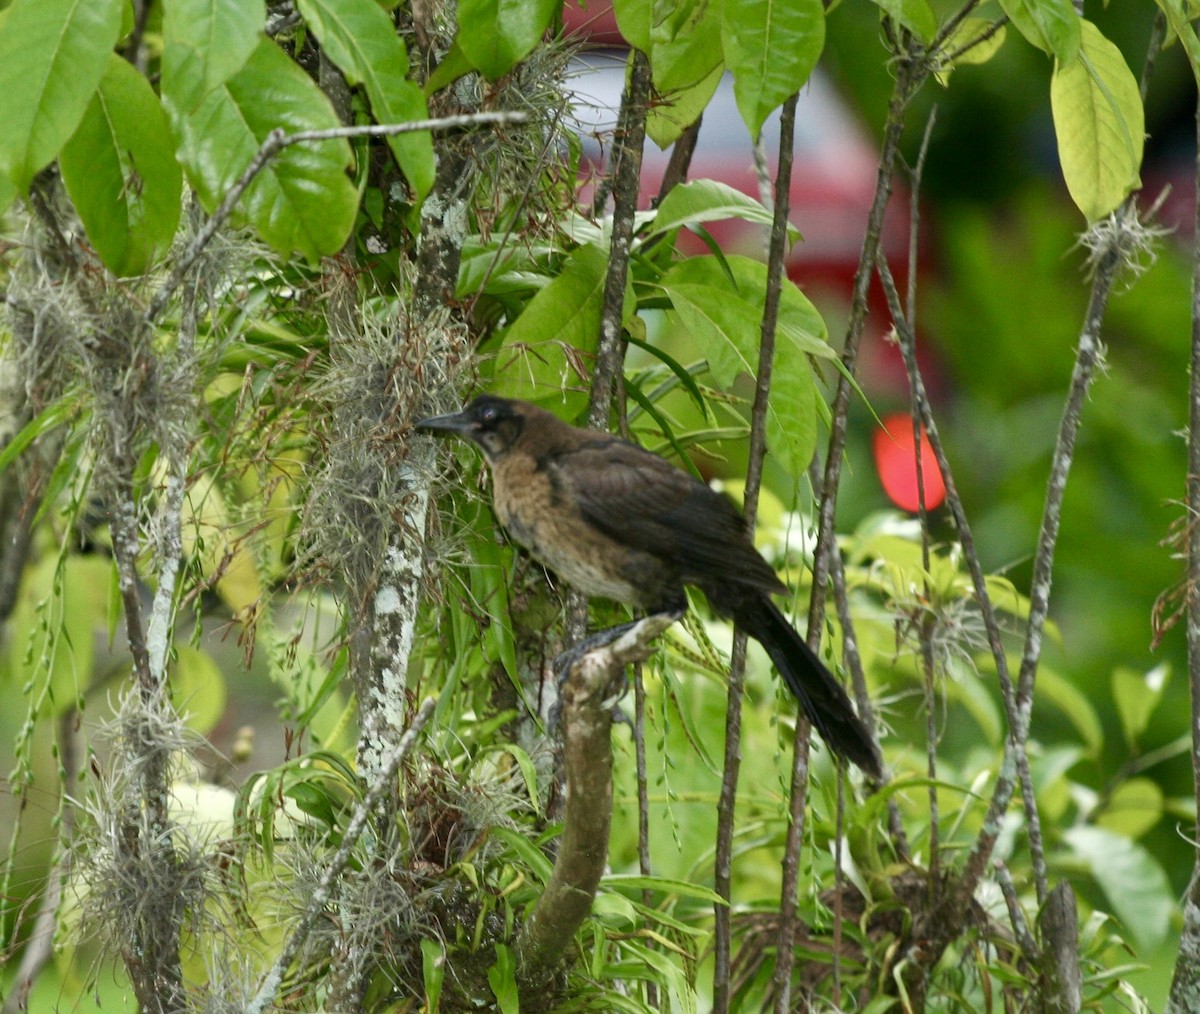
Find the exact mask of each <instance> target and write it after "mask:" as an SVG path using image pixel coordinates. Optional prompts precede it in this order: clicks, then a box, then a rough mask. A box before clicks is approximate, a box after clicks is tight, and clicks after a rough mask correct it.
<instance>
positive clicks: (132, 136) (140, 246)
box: [59, 53, 183, 275]
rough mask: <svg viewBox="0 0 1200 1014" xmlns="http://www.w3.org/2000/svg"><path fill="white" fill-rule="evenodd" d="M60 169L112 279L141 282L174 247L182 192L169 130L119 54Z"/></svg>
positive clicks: (141, 81)
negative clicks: (160, 256) (137, 277)
mask: <svg viewBox="0 0 1200 1014" xmlns="http://www.w3.org/2000/svg"><path fill="white" fill-rule="evenodd" d="M59 167H60V168H61V169H62V176H63V183H64V184H65V185H66V188H67V193H68V194H70V195H71V200H72V201H73V202H74V204H75V209H76V210H77V211H78V212H79V217H80V219H82V221H83V226H84V229H85V230H86V231H87V235H88V239H89V240H91V243H92V245H93V246H94V247H95V248H96V252H97V253H99V254H100V258H101V260H103V261H104V263H105V264H106V265H108V267H109V269H110V270H111V271H112V272H113V274H116V275H140V274H142V273H143V272H144V271H145V270H146V268H147V266H148V265H149V264H150V262H151V261H152V260H153V259H154V257H155V255H156V254H158V253H159V252H161V251H163V250H165V249H166V248H167V247H168V246H170V243H171V239H172V237H173V236H174V235H175V227H176V226H177V225H178V224H179V211H180V204H179V199H180V194H181V191H182V187H183V178H182V175H181V173H180V171H179V163H178V162H176V161H175V145H174V142H173V141H172V139H171V130H170V127H169V126H168V125H167V117H166V114H165V113H163V109H162V106H161V105H159V102H158V98H157V96H155V94H154V92H153V90H152V89H151V88H150V85H149V83H148V82H147V81H146V79H145V78H144V77H142V75H141V74H139V73H138V72H137V71H136V70H134V68H133V67H132V66H131V65H130V64H129V63H127V62H126V61H125V60H122V59H121V58H120V57H119V56H117V55H116V54H115V53H113V54H111V55H110V56H109V62H108V69H107V71H105V74H104V77H103V78H101V80H100V87H99V89H98V90H97V91H96V94H95V96H94V97H93V98H92V101H91V103H90V104H89V105H88V108H87V112H86V113H84V116H83V120H82V122H81V123H80V124H79V128H78V129H77V130H76V131H75V133H74V135H73V136H72V137H71V140H70V141H68V142H67V145H66V147H65V148H63V151H62V156H61V158H60V160H59Z"/></svg>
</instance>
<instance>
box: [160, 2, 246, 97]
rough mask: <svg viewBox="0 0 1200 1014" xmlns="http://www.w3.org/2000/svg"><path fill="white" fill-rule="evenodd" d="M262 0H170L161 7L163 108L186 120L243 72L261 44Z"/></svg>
mask: <svg viewBox="0 0 1200 1014" xmlns="http://www.w3.org/2000/svg"><path fill="white" fill-rule="evenodd" d="M265 20H266V5H265V3H264V2H263V0H170V2H169V3H166V4H164V5H163V56H162V93H163V103H164V104H165V105H166V107H167V110H168V112H170V113H171V114H172V117H174V116H176V115H179V116H186V115H189V114H191V113H193V112H195V110H196V107H197V106H199V105H200V103H201V102H202V101H203V100H204V97H205V96H206V95H208V93H209V92H211V91H212V90H213V89H214V88H219V87H220V86H221V85H223V84H224V83H225V82H226V81H228V80H229V79H230V78H231V77H233V75H234V74H236V73H237V72H238V71H239V70H241V69H242V68H243V67H244V66H245V65H246V61H247V60H249V59H250V57H251V55H252V54H253V53H254V50H255V48H256V47H257V46H258V44H259V42H260V41H261V39H262V29H263V23H264V21H265Z"/></svg>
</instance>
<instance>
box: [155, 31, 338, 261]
mask: <svg viewBox="0 0 1200 1014" xmlns="http://www.w3.org/2000/svg"><path fill="white" fill-rule="evenodd" d="M337 126H340V124H339V123H338V119H337V116H336V114H335V113H334V111H333V109H332V107H331V106H330V105H329V101H328V99H326V98H325V96H324V94H323V93H322V92H321V90H320V89H319V88H318V87H317V86H316V85H315V84H313V82H312V80H311V79H310V78H309V77H308V75H307V74H305V73H304V71H302V70H301V69H300V68H299V67H298V66H296V64H295V63H293V62H292V61H291V60H290V59H288V57H287V56H285V55H284V54H283V52H282V51H281V50H280V49H279V48H278V47H277V46H276V45H275V44H274V43H273V42H271V41H270V40H268V39H263V40H262V41H261V42H260V43H259V45H258V48H257V49H255V51H254V54H253V55H252V56H251V57H250V59H249V60H248V61H247V62H246V65H245V66H244V67H243V68H242V69H241V70H240V71H238V72H237V74H235V75H234V76H233V77H231V78H230V79H229V80H228V81H226V82H225V83H224V84H223V85H221V86H220V87H218V88H215V89H214V90H213V91H212V92H210V93H209V94H208V96H207V97H206V98H205V99H204V101H203V102H202V103H201V104H200V106H199V107H198V108H197V109H196V110H195V111H194V112H193V113H191V114H189V115H185V116H182V117H180V118H179V120H178V121H177V124H176V129H177V131H180V132H181V133H182V143H181V146H180V147H181V151H180V157H181V159H182V161H183V165H184V169H185V170H186V172H187V174H188V178H189V179H190V180H191V182H192V185H193V187H195V189H196V193H197V194H198V195H199V198H200V202H201V204H203V205H204V207H205V209H206V210H208V211H210V212H211V211H212V210H213V209H214V208H216V206H217V204H219V203H220V201H221V199H222V198H223V197H224V196H225V193H226V191H227V190H228V189H229V188H230V187H231V186H232V185H233V183H234V182H235V181H236V180H237V178H238V177H239V176H240V175H241V174H242V172H243V171H244V169H245V168H246V166H247V165H248V164H249V162H250V160H251V159H252V158H253V157H254V155H255V154H256V153H257V151H258V149H259V147H260V146H261V145H262V143H263V141H264V140H265V139H266V137H267V135H268V134H270V132H271V131H272V130H275V129H277V128H278V129H282V130H283V131H285V132H286V133H294V132H296V131H300V130H326V129H329V128H332V127H337ZM349 163H350V146H349V145H348V144H347V143H346V142H345V141H344V140H336V141H315V142H309V143H306V144H295V145H291V146H290V147H288V148H285V149H284V150H283V151H281V152H280V153H279V154H278V155H276V157H275V158H274V159H273V160H271V161H270V162H269V163H268V164H267V165H266V166H265V167H264V168H263V170H262V171H261V172H260V173H259V174H258V175H257V176H256V177H255V178H254V182H253V183H252V184H251V185H250V187H249V188H248V189H247V191H246V193H245V195H244V196H243V198H242V203H241V211H240V214H239V215H238V216H235V217H236V218H237V219H238V220H240V221H243V222H248V223H250V224H251V225H252V226H253V227H254V228H255V229H256V230H257V231H258V233H259V235H260V236H262V238H263V239H264V240H266V241H267V242H268V243H269V244H270V245H271V246H272V247H274V248H275V249H276V250H277V251H279V252H280V253H281V254H283V255H287V254H289V253H291V252H292V251H293V250H299V251H300V252H301V253H303V254H304V255H305V256H306V257H307V258H308V259H309V260H310V261H315V260H316V259H317V258H319V257H320V256H321V255H323V254H329V253H333V252H335V251H336V250H338V249H340V248H341V246H342V244H343V243H345V241H346V237H347V236H349V235H350V229H351V228H352V227H353V225H354V217H355V213H356V211H357V207H358V195H357V192H356V191H355V189H354V186H353V185H352V183H351V182H350V180H349V178H348V177H347V176H346V173H345V171H344V170H345V168H346V166H347V165H349Z"/></svg>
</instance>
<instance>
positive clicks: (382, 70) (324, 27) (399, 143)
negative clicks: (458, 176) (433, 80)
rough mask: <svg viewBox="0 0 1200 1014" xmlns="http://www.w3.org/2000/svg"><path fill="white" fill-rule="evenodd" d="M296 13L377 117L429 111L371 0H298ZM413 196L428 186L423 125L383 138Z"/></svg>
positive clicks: (428, 148)
mask: <svg viewBox="0 0 1200 1014" xmlns="http://www.w3.org/2000/svg"><path fill="white" fill-rule="evenodd" d="M298 6H299V8H300V13H301V14H303V15H304V20H305V21H306V22H307V23H308V26H309V27H310V28H311V29H312V30H313V33H314V34H315V35H316V37H317V38H318V39H319V40H320V42H321V46H322V48H323V49H324V50H325V53H326V55H327V56H328V57H329V58H330V59H331V60H332V61H333V62H334V63H336V64H337V65H338V67H340V68H341V70H342V72H343V73H344V74H345V75H346V80H347V81H349V82H350V83H351V84H360V83H361V84H362V85H363V86H364V87H365V88H366V90H367V97H368V98H369V99H370V100H371V110H372V111H373V112H374V114H375V119H376V120H377V121H378V122H379V123H407V122H409V121H411V120H422V119H425V118H427V117H428V116H429V110H428V108H427V107H426V104H425V96H424V94H423V93H422V91H421V89H420V88H419V87H417V85H416V84H415V83H414V82H412V81H410V80H409V79H408V71H409V63H408V51H407V50H406V49H405V48H404V43H403V42H402V41H401V40H400V37H399V36H398V35H397V34H396V28H395V26H394V25H393V24H392V22H391V19H390V18H388V16H387V15H386V14H385V13H384V12H383V10H382V9H381V8H380V6H379V5H378V4H377V3H375V0H299V4H298ZM387 141H388V145H389V146H390V147H391V149H392V153H393V154H394V155H395V156H396V161H397V162H398V163H399V165H400V168H401V169H403V170H404V175H405V176H406V177H407V178H408V182H409V183H410V184H411V185H412V188H413V190H415V191H416V193H417V196H418V197H419V198H424V197H425V196H426V195H427V194H428V193H429V191H430V190H431V189H433V177H434V172H435V163H434V157H433V138H432V136H431V135H430V133H429V132H428V131H421V132H420V133H413V134H397V135H395V136H393V137H389V138H388V139H387Z"/></svg>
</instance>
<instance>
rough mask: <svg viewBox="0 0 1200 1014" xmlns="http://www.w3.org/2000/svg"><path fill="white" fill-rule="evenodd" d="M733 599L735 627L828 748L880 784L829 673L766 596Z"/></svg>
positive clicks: (870, 750) (861, 730)
mask: <svg viewBox="0 0 1200 1014" xmlns="http://www.w3.org/2000/svg"><path fill="white" fill-rule="evenodd" d="M735 597H736V598H737V599H739V600H740V601H737V602H736V603H727V605H728V606H729V609H728V611H729V613H730V614H731V615H732V616H733V619H734V622H736V623H737V625H738V626H739V627H741V628H742V629H743V630H744V631H746V633H747V634H749V635H750V636H751V637H753V638H754V639H755V640H756V641H758V643H759V644H761V645H762V646H763V647H764V648H765V649H766V651H767V654H768V655H769V656H770V657H771V661H772V662H774V663H775V667H776V668H777V669H778V670H779V674H780V675H781V676H782V677H783V681H784V682H785V683H786V684H787V685H788V689H789V690H791V692H792V693H793V694H795V695H796V699H797V700H799V702H800V705H801V707H803V708H804V713H805V714H806V715H807V716H808V720H809V721H810V722H812V724H813V725H814V726H815V727H816V729H817V732H819V733H820V734H821V738H822V739H824V740H825V742H826V743H828V744H829V748H830V749H831V750H832V751H833V752H834V753H836V754H840V755H841V756H842V757H845V758H846V759H847V760H849V761H851V762H852V763H854V764H857V765H858V766H859V767H860V768H862V770H863V771H865V772H866V773H867V774H868V775H871V776H872V777H873V778H876V779H882V777H883V764H882V762H881V761H880V759H879V751H878V750H877V749H876V747H875V743H874V741H873V740H872V738H871V734H870V732H868V731H867V727H866V726H865V725H864V724H863V722H862V720H861V719H860V718H859V717H858V715H856V714H855V713H854V708H853V706H852V705H851V704H850V698H849V697H848V696H847V695H846V691H845V690H843V689H842V685H841V684H840V683H839V682H838V681H837V680H836V679H835V678H834V675H833V673H831V672H830V671H829V670H828V669H827V668H825V664H824V663H823V662H822V661H821V660H820V659H819V658H817V656H816V655H815V654H814V653H813V650H812V649H811V648H810V647H809V646H808V645H807V644H805V643H804V639H803V638H802V637H801V636H800V635H799V634H798V633H797V632H796V630H795V628H794V627H793V626H792V625H791V624H790V623H788V621H787V619H786V618H785V617H784V615H783V613H781V612H780V611H779V610H778V609H777V608H776V607H775V603H774V602H772V601H771V600H770V599H769V598H767V596H766V594H765V593H763V592H757V593H756V592H751V591H747V592H745V593H744V594H742V595H737V596H735ZM722 604H723V605H724V604H726V603H722ZM718 608H720V607H719V606H718ZM722 611H724V610H722Z"/></svg>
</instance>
